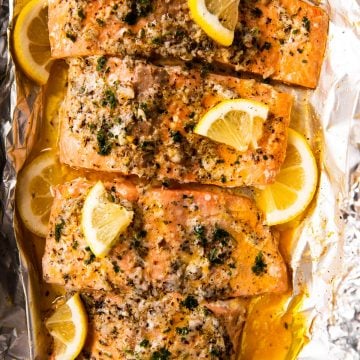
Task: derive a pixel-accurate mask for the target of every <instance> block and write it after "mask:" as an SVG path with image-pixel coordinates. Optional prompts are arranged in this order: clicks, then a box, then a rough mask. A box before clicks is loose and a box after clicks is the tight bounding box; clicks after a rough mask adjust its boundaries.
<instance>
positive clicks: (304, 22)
mask: <svg viewBox="0 0 360 360" xmlns="http://www.w3.org/2000/svg"><path fill="white" fill-rule="evenodd" d="M302 25H303V27H304V28H305V30H306V31H307V32H309V31H310V28H311V23H310V20H309V19H308V18H307V17H306V16H304V17H303V18H302Z"/></svg>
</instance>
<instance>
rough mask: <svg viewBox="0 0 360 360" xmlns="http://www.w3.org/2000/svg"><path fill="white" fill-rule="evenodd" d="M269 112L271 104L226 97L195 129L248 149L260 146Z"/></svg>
mask: <svg viewBox="0 0 360 360" xmlns="http://www.w3.org/2000/svg"><path fill="white" fill-rule="evenodd" d="M268 113H269V108H268V106H267V105H265V104H262V103H260V102H257V101H253V100H247V99H235V100H225V101H222V102H221V103H219V104H218V105H216V106H215V107H213V108H212V109H210V110H209V111H208V112H207V113H206V114H205V115H204V116H203V117H202V118H201V120H200V121H199V123H198V124H197V125H196V127H195V129H194V132H195V133H196V134H199V135H203V136H206V137H208V138H210V139H212V140H214V141H217V142H220V143H223V144H226V145H229V146H232V147H233V148H235V149H236V150H238V151H246V150H247V149H248V148H249V146H252V147H254V148H257V142H258V140H259V139H260V138H261V136H262V133H263V124H264V122H265V121H266V119H267V117H268Z"/></svg>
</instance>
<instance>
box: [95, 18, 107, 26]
mask: <svg viewBox="0 0 360 360" xmlns="http://www.w3.org/2000/svg"><path fill="white" fill-rule="evenodd" d="M96 22H97V23H98V24H99V26H101V27H103V26H104V25H105V21H104V20H103V19H99V18H96Z"/></svg>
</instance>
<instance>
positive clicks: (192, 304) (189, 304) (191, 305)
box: [181, 295, 199, 310]
mask: <svg viewBox="0 0 360 360" xmlns="http://www.w3.org/2000/svg"><path fill="white" fill-rule="evenodd" d="M181 305H182V306H185V307H186V308H187V309H189V310H194V309H196V308H197V307H198V305H199V302H198V301H197V299H196V298H195V297H194V296H192V295H188V296H187V297H186V299H185V300H183V301H181Z"/></svg>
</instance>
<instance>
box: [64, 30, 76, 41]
mask: <svg viewBox="0 0 360 360" xmlns="http://www.w3.org/2000/svg"><path fill="white" fill-rule="evenodd" d="M65 36H66V37H67V38H68V39H70V40H71V41H72V42H75V41H76V35H75V34H73V33H72V32H70V31H67V32H66V34H65Z"/></svg>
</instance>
